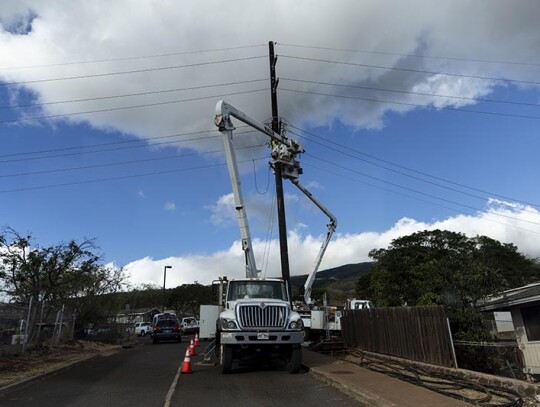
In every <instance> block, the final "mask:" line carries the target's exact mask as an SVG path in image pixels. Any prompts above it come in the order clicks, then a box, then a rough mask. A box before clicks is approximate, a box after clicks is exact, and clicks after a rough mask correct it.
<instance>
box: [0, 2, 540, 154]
mask: <svg viewBox="0 0 540 407" xmlns="http://www.w3.org/2000/svg"><path fill="white" fill-rule="evenodd" d="M389 9H392V12H391V13H389V12H388V10H389ZM103 10H107V12H106V13H104V12H103ZM216 10H219V12H216ZM539 14H540V3H538V2H518V3H515V2H507V1H503V0H494V1H491V2H489V4H486V3H483V2H477V1H474V0H452V1H449V0H448V1H443V2H438V3H437V7H433V5H432V3H431V2H429V1H427V0H415V1H408V2H397V3H396V2H391V1H367V2H358V1H355V0H344V1H341V2H339V3H337V4H336V2H335V1H331V0H326V1H319V2H317V7H313V5H312V3H311V2H309V1H306V0H303V1H296V2H294V4H291V2H288V1H279V0H275V1H270V2H264V4H262V3H260V2H253V1H249V0H239V1H236V2H234V3H232V4H228V5H227V7H222V3H221V2H220V1H217V0H210V1H205V2H193V1H188V2H186V3H185V4H183V6H182V7H178V3H177V2H176V1H173V0H159V1H158V0H153V1H152V0H149V1H145V2H144V3H142V4H138V5H137V7H133V4H132V2H131V1H129V0H117V1H115V2H112V3H111V2H109V1H105V0H95V1H92V2H86V1H74V0H59V1H55V2H43V1H39V0H25V1H19V0H17V1H5V2H3V3H2V9H1V10H0V24H1V27H0V49H1V50H2V52H0V67H5V68H14V67H18V69H1V70H0V79H1V80H3V81H7V82H25V83H23V84H21V85H20V86H15V87H14V86H10V87H9V89H10V90H11V92H12V95H14V97H15V99H18V98H17V92H19V91H20V90H21V89H22V90H24V93H25V97H28V94H30V95H31V97H32V98H33V99H34V101H35V102H38V103H51V102H58V101H67V100H68V101H72V100H80V99H87V98H103V97H110V96H119V95H135V94H139V95H138V96H129V97H121V98H112V99H101V100H94V101H91V100H90V101H84V102H83V101H81V102H78V103H61V104H54V103H53V104H47V105H43V106H41V107H40V108H39V111H38V112H32V113H38V114H39V115H45V116H51V115H52V116H54V115H65V114H73V113H77V112H88V111H94V110H100V111H101V112H100V113H88V114H74V115H71V116H67V117H64V118H55V119H50V120H66V121H68V122H76V123H78V122H87V123H89V124H90V125H92V126H94V127H96V128H100V129H107V130H117V131H120V132H124V133H129V134H133V135H135V136H137V137H140V138H150V137H152V136H157V135H163V134H171V133H178V132H179V129H181V131H184V132H187V131H194V130H212V129H213V128H214V125H213V122H212V120H213V112H214V106H215V104H216V102H217V100H219V99H220V98H225V99H227V100H229V101H230V102H231V103H233V104H234V105H237V106H238V107H239V108H240V109H242V110H245V111H246V112H247V113H249V114H250V115H251V116H253V117H254V118H256V119H258V120H261V121H263V120H265V119H267V118H268V116H269V111H270V106H269V95H268V91H267V86H268V83H267V82H268V81H267V76H268V66H267V63H268V58H267V49H266V44H267V43H268V41H269V40H275V41H277V42H278V45H277V47H276V50H277V53H278V55H279V63H278V75H279V76H280V77H281V83H280V90H279V98H280V113H281V114H282V115H283V116H285V117H287V118H289V119H290V120H292V121H295V122H298V121H303V122H305V123H309V124H314V125H315V124H316V125H330V124H331V123H332V122H334V120H336V119H338V120H340V121H342V122H343V123H345V124H348V125H350V126H353V127H355V128H362V127H371V128H378V127H381V126H384V114H385V113H386V112H388V111H396V112H407V111H409V110H411V109H414V108H415V106H414V105H420V106H434V107H437V108H441V107H449V106H450V107H459V106H463V105H466V104H471V103H474V101H472V100H470V99H459V98H460V97H465V98H475V97H483V96H485V95H487V94H489V93H490V92H491V91H492V90H493V89H494V87H496V86H497V85H501V84H502V82H500V81H496V80H483V79H478V78H472V77H470V76H483V77H493V78H498V77H505V78H519V79H521V80H525V81H526V80H532V81H534V80H536V73H535V72H534V70H535V68H534V67H532V66H526V65H515V64H514V65H511V64H503V63H487V62H481V61H477V60H476V59H477V58H478V55H481V56H483V57H484V58H483V59H490V60H503V61H504V60H508V59H511V60H513V61H529V60H534V59H535V58H536V56H537V44H538V42H540V30H538V28H537V27H538V26H537V21H536V17H537V16H538V15H539ZM501 21H504V24H501ZM299 27H301V29H299ZM296 44H300V45H315V46H322V47H331V48H336V49H343V50H345V49H356V50H363V51H366V52H360V53H358V52H348V51H335V50H322V49H312V48H305V47H297V46H293V45H296ZM243 45H257V46H255V47H251V48H241V49H226V48H230V47H238V46H243ZM464 45H465V47H464ZM216 49H221V51H215V52H202V53H201V52H196V53H184V54H177V55H169V56H161V57H159V58H135V59H125V58H128V57H133V56H148V55H158V54H159V55H164V54H174V53H178V52H181V51H190V50H216ZM413 54H425V55H430V56H454V57H456V59H443V58H418V57H415V56H413ZM299 58H303V59H299ZM306 58H307V59H306ZM313 59H319V60H327V61H340V62H344V63H345V64H336V63H329V62H321V61H314V60H313ZM95 60H109V61H104V62H95V63H82V64H59V63H62V62H81V61H83V62H84V61H95ZM225 60H235V61H231V62H224V61H225ZM28 66H32V67H33V68H21V67H28ZM36 66H40V67H36ZM385 67H388V68H393V69H386V68H385ZM144 69H157V70H155V71H145V72H139V73H132V74H121V75H120V74H118V75H112V76H101V75H102V74H103V73H117V72H126V71H134V70H144ZM437 72H447V73H452V72H458V73H460V74H463V75H465V76H448V75H441V74H440V73H439V74H438V73H437ZM467 75H468V76H467ZM63 77H83V78H80V79H72V80H62V81H40V80H42V79H52V78H63ZM259 79H260V80H261V81H259V82H250V83H244V84H232V83H236V82H239V81H251V80H259ZM298 80H308V81H312V82H313V81H315V82H327V83H339V84H342V85H347V86H355V87H356V88H349V90H347V88H345V87H339V88H336V87H331V86H328V85H322V84H320V83H319V84H316V83H308V82H299V81H298ZM32 81H34V82H32ZM35 81H37V82H35ZM226 84H231V85H226ZM214 85H215V86H214ZM208 86H211V87H208ZM519 86H530V85H528V84H526V83H521V84H520V85H519ZM358 87H361V88H362V89H359V88H358ZM186 88H191V90H187V89H186ZM195 88H197V89H195ZM178 89H186V90H178ZM173 90H174V91H173ZM388 90H394V91H395V90H398V91H404V92H409V93H397V92H390V93H389V92H388ZM28 92H29V93H28ZM148 92H159V93H153V94H148ZM242 92H251V93H242ZM304 92H313V93H304ZM410 92H418V93H423V94H424V95H423V96H422V95H414V94H411V93H410ZM141 93H146V94H145V95H140V94H141ZM430 93H434V94H441V95H446V96H447V97H437V96H429V95H428V94H430ZM232 94H235V95H232ZM325 94H330V95H332V94H340V95H345V96H351V95H353V94H354V95H355V97H360V98H364V99H368V100H369V102H368V101H364V102H359V101H355V100H352V99H346V98H336V97H332V96H325ZM224 95H227V96H224ZM182 100H183V101H184V102H178V101H182ZM141 104H154V105H155V106H153V107H140V108H129V109H127V107H129V106H135V105H141ZM107 109H112V110H107ZM115 109H119V110H115ZM20 114H21V115H24V114H25V113H24V112H21V113H20ZM26 114H27V113H26ZM31 123H33V122H23V123H22V124H21V125H30V124H31ZM182 145H184V146H188V147H191V148H195V149H199V150H200V149H203V148H205V147H207V145H208V141H205V139H203V138H202V135H201V136H200V137H199V138H198V139H195V140H191V141H190V142H189V143H186V144H182Z"/></svg>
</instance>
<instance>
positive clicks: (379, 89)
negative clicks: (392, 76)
mask: <svg viewBox="0 0 540 407" xmlns="http://www.w3.org/2000/svg"><path fill="white" fill-rule="evenodd" d="M280 80H282V81H290V82H300V83H310V84H315V85H328V86H339V87H343V88H351V89H363V90H374V91H381V92H392V93H404V94H407V95H418V96H435V97H440V98H447V99H458V100H470V101H473V102H491V103H505V104H511V105H519V106H533V107H540V103H526V102H515V101H508V100H497V99H485V98H469V97H465V96H452V95H441V94H438V93H425V92H413V91H407V90H397V89H385V88H377V87H371V86H358V85H348V84H342V83H330V82H320V81H309V80H306V79H293V78H280Z"/></svg>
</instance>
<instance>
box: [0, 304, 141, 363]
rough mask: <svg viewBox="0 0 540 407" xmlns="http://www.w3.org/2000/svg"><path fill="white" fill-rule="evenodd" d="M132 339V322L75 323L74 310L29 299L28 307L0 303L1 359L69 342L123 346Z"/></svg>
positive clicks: (133, 334)
mask: <svg viewBox="0 0 540 407" xmlns="http://www.w3.org/2000/svg"><path fill="white" fill-rule="evenodd" d="M134 337H135V332H134V326H133V323H129V322H117V321H116V319H115V318H114V317H112V318H109V319H108V321H105V322H101V323H99V324H89V325H88V326H81V325H80V324H77V310H76V309H75V308H71V307H68V306H65V305H62V306H58V305H56V306H53V305H51V304H48V303H47V302H37V301H33V300H31V301H30V302H29V303H28V304H23V305H21V304H17V305H15V304H8V303H0V356H2V355H7V354H18V353H25V352H27V351H29V350H31V349H34V348H39V347H56V346H59V345H62V344H64V343H66V342H67V341H72V340H89V341H97V342H106V343H125V342H127V341H130V340H132V339H133V338H134Z"/></svg>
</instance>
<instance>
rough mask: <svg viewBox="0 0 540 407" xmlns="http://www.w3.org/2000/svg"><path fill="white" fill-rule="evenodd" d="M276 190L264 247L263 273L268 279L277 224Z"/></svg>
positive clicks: (273, 193) (271, 205) (273, 195)
mask: <svg viewBox="0 0 540 407" xmlns="http://www.w3.org/2000/svg"><path fill="white" fill-rule="evenodd" d="M276 199H277V196H276V190H275V188H274V189H273V190H272V203H271V204H270V218H269V219H268V227H267V228H266V237H265V245H264V252H263V260H262V264H263V271H262V277H263V278H265V277H266V273H267V271H268V262H269V261H270V250H271V245H272V238H273V236H274V224H275V218H276V203H277V202H276Z"/></svg>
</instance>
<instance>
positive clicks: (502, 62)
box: [278, 43, 540, 66]
mask: <svg viewBox="0 0 540 407" xmlns="http://www.w3.org/2000/svg"><path fill="white" fill-rule="evenodd" d="M278 45H280V46H284V47H296V48H306V49H320V50H325V51H340V52H355V53H362V54H375V55H389V56H398V57H406V58H422V59H447V60H452V61H463V62H483V63H495V64H508V65H526V66H540V63H533V62H522V61H503V60H493V59H472V58H459V57H449V56H437V55H425V54H399V53H395V52H381V51H368V50H363V49H347V48H331V47H318V46H309V45H299V44H285V43H278Z"/></svg>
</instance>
